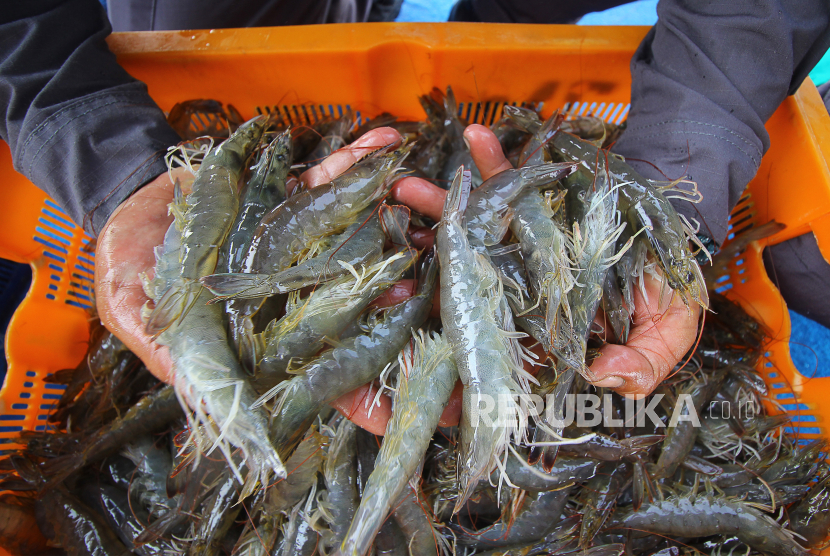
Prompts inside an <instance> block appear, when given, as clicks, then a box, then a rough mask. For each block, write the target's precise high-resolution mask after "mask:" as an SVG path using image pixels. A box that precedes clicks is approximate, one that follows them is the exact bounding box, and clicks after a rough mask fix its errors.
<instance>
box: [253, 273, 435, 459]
mask: <svg viewBox="0 0 830 556" xmlns="http://www.w3.org/2000/svg"><path fill="white" fill-rule="evenodd" d="M425 264H426V270H425V272H423V274H422V278H421V283H420V285H419V287H418V291H417V293H416V294H415V295H414V296H412V297H410V298H409V299H407V300H406V301H404V302H402V303H399V304H398V305H395V306H394V307H391V308H389V309H387V310H386V313H385V315H384V317H383V319H382V320H381V321H380V322H379V323H378V324H377V325H376V326H375V327H374V328H372V330H371V331H370V332H369V333H368V334H361V335H359V336H356V337H354V338H351V339H349V340H345V341H343V342H342V344H341V345H339V346H338V347H336V348H334V349H331V350H328V351H326V352H325V353H323V354H322V355H320V356H319V357H318V358H317V359H315V360H314V361H312V362H311V363H309V364H307V365H306V366H304V367H302V368H300V369H298V370H297V371H296V374H295V376H294V377H293V378H291V379H290V380H288V381H285V382H283V383H282V384H279V385H277V386H276V387H275V388H274V389H272V390H271V391H270V392H268V393H266V394H265V395H264V396H263V397H262V398H261V400H263V401H264V400H266V399H269V398H270V397H273V396H275V395H276V394H278V393H280V399H279V402H278V403H277V405H276V407H275V408H274V411H273V417H272V422H271V432H270V434H271V438H272V440H273V442H274V444H275V445H276V446H278V449H279V450H280V453H283V454H286V453H290V452H291V451H293V449H294V447H295V446H296V444H297V442H298V441H299V438H300V435H302V434H303V433H304V432H305V430H306V429H308V427H309V426H310V425H311V422H313V420H314V417H315V416H316V415H317V413H318V412H319V411H320V408H321V407H322V406H323V405H324V404H325V403H327V402H329V401H331V400H333V399H335V398H337V397H338V396H342V395H343V394H345V393H347V392H350V391H351V390H354V389H355V388H357V387H358V386H362V385H363V384H366V383H367V382H369V381H371V380H374V379H375V378H377V377H378V376H379V375H380V373H381V372H382V371H383V369H384V367H385V366H386V365H387V363H389V362H391V361H392V360H393V359H394V357H395V355H397V354H398V352H400V350H401V348H402V347H403V346H404V345H405V344H406V343H407V342H408V341H409V338H410V335H411V331H412V329H417V328H419V327H420V326H421V325H422V324H423V323H424V321H425V320H426V319H427V317H428V316H429V311H430V309H432V298H433V293H434V291H435V275H436V273H437V269H436V268H435V267H436V266H437V265H435V264H433V263H432V259H430V260H428V261H427V263H425Z"/></svg>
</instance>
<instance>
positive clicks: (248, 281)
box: [201, 272, 286, 303]
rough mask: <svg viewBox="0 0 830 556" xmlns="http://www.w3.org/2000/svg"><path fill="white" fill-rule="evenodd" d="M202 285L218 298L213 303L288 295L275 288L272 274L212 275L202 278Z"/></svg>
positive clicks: (240, 273)
mask: <svg viewBox="0 0 830 556" xmlns="http://www.w3.org/2000/svg"><path fill="white" fill-rule="evenodd" d="M201 282H202V285H203V286H204V287H206V288H207V289H208V290H210V293H212V294H213V295H215V296H216V298H215V299H213V300H211V303H215V302H217V301H222V300H224V299H255V298H259V297H267V296H270V295H274V294H278V293H286V292H285V291H283V290H282V289H281V288H279V287H278V286H274V285H273V284H272V283H273V280H272V279H271V275H270V274H265V275H263V274H249V273H246V272H238V273H223V274H211V275H209V276H204V277H202V278H201Z"/></svg>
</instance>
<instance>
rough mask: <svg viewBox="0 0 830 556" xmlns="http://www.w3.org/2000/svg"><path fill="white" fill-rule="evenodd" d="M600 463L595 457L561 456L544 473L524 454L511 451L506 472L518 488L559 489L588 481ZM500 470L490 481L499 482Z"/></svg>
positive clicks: (492, 475) (532, 489)
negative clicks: (528, 461)
mask: <svg viewBox="0 0 830 556" xmlns="http://www.w3.org/2000/svg"><path fill="white" fill-rule="evenodd" d="M599 465H600V462H599V461H597V460H595V459H590V458H567V457H561V458H558V459H557V460H556V462H555V463H554V465H552V466H551V467H550V469H545V472H544V473H542V472H541V471H539V470H538V469H536V468H534V467H531V466H530V465H529V464H528V463H527V462H526V461H524V458H522V456H520V455H517V454H516V453H512V452H511V454H510V456H509V457H508V458H507V463H506V464H505V466H504V474H505V475H506V480H507V481H509V482H510V484H512V485H515V486H516V487H518V488H521V489H523V490H531V491H537V492H541V491H546V490H559V489H561V488H565V487H567V486H570V485H573V484H574V483H578V482H582V481H587V480H588V479H590V478H591V477H593V476H594V475H595V474H596V472H597V468H598V467H599ZM500 471H501V470H500V469H497V470H495V471H494V472H493V473H492V474H491V475H490V481H492V482H494V483H496V482H498V480H499V474H500Z"/></svg>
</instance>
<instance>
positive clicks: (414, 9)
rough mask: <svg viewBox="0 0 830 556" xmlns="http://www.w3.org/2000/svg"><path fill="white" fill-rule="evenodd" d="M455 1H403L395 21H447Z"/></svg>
mask: <svg viewBox="0 0 830 556" xmlns="http://www.w3.org/2000/svg"><path fill="white" fill-rule="evenodd" d="M454 4H455V0H404V3H403V5H402V6H401V13H400V14H398V18H397V19H396V20H395V21H447V18H448V17H449V15H450V10H451V9H452V7H453V5H454Z"/></svg>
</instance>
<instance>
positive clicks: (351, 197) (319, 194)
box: [235, 145, 411, 359]
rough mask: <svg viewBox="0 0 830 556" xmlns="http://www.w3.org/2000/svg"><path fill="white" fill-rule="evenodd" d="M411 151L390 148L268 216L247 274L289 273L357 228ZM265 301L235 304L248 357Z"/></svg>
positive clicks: (254, 242) (257, 235)
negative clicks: (325, 242) (326, 241)
mask: <svg viewBox="0 0 830 556" xmlns="http://www.w3.org/2000/svg"><path fill="white" fill-rule="evenodd" d="M410 148H411V146H407V145H404V146H402V147H401V148H399V149H398V150H396V151H393V152H391V153H389V152H387V151H388V148H383V149H380V150H378V151H376V152H375V153H373V154H372V155H370V156H368V157H366V158H364V159H363V160H361V161H360V162H358V163H357V164H355V165H354V166H352V167H351V168H350V169H349V170H346V172H344V173H343V174H341V175H340V176H339V177H337V178H335V179H334V180H332V181H331V182H330V183H327V184H323V185H320V186H318V187H315V188H313V189H309V190H306V191H303V192H302V193H298V194H295V195H293V196H292V197H291V198H289V199H288V200H286V201H285V202H284V203H282V204H281V205H279V206H278V207H276V208H275V209H274V210H272V211H271V212H269V213H268V214H266V215H265V217H264V218H263V219H262V221H261V222H260V225H259V228H257V231H256V233H255V234H254V238H253V240H251V246H250V248H249V250H248V255H247V257H246V259H245V262H244V264H243V265H242V272H247V273H259V274H274V273H277V272H281V271H283V270H286V269H287V268H288V267H289V266H291V264H292V263H294V262H295V261H297V260H298V259H299V258H300V257H301V255H303V253H304V252H306V251H308V250H312V251H313V250H315V245H316V244H317V243H318V242H320V241H321V240H322V239H323V238H325V237H326V236H328V235H331V234H334V233H338V232H341V231H342V230H343V229H344V228H346V227H347V226H348V225H349V224H352V223H353V222H354V221H355V220H356V219H357V217H358V215H359V214H360V212H361V211H362V210H363V209H364V208H366V207H368V206H369V205H370V204H372V203H373V202H374V201H377V200H378V199H380V198H381V197H383V196H385V195H386V194H387V193H388V192H389V190H390V189H391V187H392V183H393V181H394V180H395V177H396V176H397V174H398V173H399V172H400V171H401V167H400V165H401V163H402V162H403V160H404V159H405V158H406V156H407V154H409V150H410ZM262 302H263V300H262V299H259V300H244V301H239V302H238V303H237V304H236V305H235V307H238V308H239V314H240V321H239V324H238V325H237V326H238V327H241V328H242V329H244V337H243V338H242V339H241V341H240V344H241V352H242V353H243V355H244V354H250V353H251V352H252V350H253V346H252V345H251V342H252V338H251V335H252V333H253V323H252V321H251V317H252V316H253V315H254V314H256V312H257V311H258V310H259V308H260V307H261V306H262ZM244 358H245V359H247V357H244Z"/></svg>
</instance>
